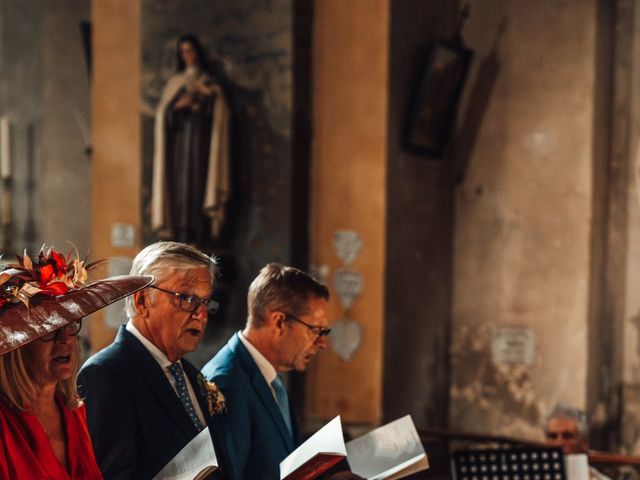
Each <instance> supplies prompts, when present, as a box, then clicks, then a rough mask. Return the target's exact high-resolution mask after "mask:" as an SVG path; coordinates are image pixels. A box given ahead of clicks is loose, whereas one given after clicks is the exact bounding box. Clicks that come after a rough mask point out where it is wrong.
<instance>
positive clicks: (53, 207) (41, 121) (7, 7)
mask: <svg viewBox="0 0 640 480" xmlns="http://www.w3.org/2000/svg"><path fill="white" fill-rule="evenodd" d="M89 6H90V2H89V0H64V1H61V2H55V4H53V3H50V2H49V3H47V2H41V1H39V0H30V1H11V0H4V1H2V2H0V24H1V26H0V31H1V40H0V41H1V45H0V50H1V57H0V58H1V61H0V115H5V116H7V117H8V118H9V119H10V121H11V163H12V175H11V177H12V202H11V220H12V236H13V249H14V250H16V249H17V250H18V251H21V250H22V249H23V248H25V247H27V248H29V250H30V251H33V250H34V249H38V248H39V247H40V246H41V245H42V244H43V243H45V242H46V243H47V244H49V245H54V246H55V247H56V248H58V249H60V250H62V251H67V250H68V249H69V248H70V247H69V245H68V244H67V243H66V242H67V241H71V242H73V243H74V244H75V245H76V246H77V247H78V248H79V249H80V251H81V252H85V253H86V251H87V250H88V247H89V231H90V228H89V219H90V202H89V191H90V184H89V182H87V181H86V179H87V178H88V176H89V168H90V164H89V161H88V158H87V156H86V155H85V153H84V149H85V146H84V138H83V132H82V131H81V130H80V127H79V123H78V119H80V118H81V119H82V121H83V122H84V126H86V127H87V129H88V110H89V82H88V77H87V69H86V65H85V59H84V52H83V50H82V38H81V33H80V26H79V24H80V22H81V21H83V20H88V16H89ZM87 133H88V131H87ZM70 208H73V215H71V214H70V213H69V209H70ZM4 253H5V254H7V257H8V258H10V257H11V256H12V254H13V252H4Z"/></svg>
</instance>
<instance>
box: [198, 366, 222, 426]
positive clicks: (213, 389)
mask: <svg viewBox="0 0 640 480" xmlns="http://www.w3.org/2000/svg"><path fill="white" fill-rule="evenodd" d="M198 386H199V387H200V393H201V394H202V396H204V398H205V399H206V400H207V408H208V409H209V415H211V416H213V415H217V414H219V413H224V412H226V411H227V403H226V400H225V398H224V395H223V394H222V392H221V391H220V389H219V388H218V386H217V385H216V384H215V383H213V382H210V381H208V380H207V379H206V378H204V375H202V374H201V373H199V374H198Z"/></svg>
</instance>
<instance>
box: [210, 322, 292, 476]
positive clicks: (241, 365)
mask: <svg viewBox="0 0 640 480" xmlns="http://www.w3.org/2000/svg"><path fill="white" fill-rule="evenodd" d="M202 373H204V375H205V376H206V377H207V379H209V380H212V381H214V382H215V383H216V384H217V385H218V387H219V388H220V390H221V391H222V393H223V394H224V396H225V398H226V400H227V413H226V414H225V415H220V419H219V420H220V426H221V427H222V431H221V436H222V439H223V441H224V442H225V446H226V450H227V452H228V453H229V463H230V465H231V468H232V469H233V476H234V478H238V479H240V478H242V479H247V480H248V479H252V480H253V479H256V480H257V479H260V480H279V479H280V462H281V461H282V460H284V459H285V458H286V457H287V456H288V455H289V454H290V453H291V452H292V451H293V450H294V449H295V447H297V446H298V444H299V441H300V433H299V430H298V423H297V421H296V419H295V416H293V415H292V418H291V425H292V429H293V437H292V436H291V435H289V432H288V430H287V427H286V425H285V423H284V419H283V418H282V414H281V413H280V410H279V409H278V405H277V404H276V401H275V399H274V398H273V394H272V393H271V389H270V388H269V385H268V384H267V382H266V380H265V379H264V377H263V376H262V373H260V370H259V369H258V366H257V365H256V363H255V362H254V361H253V358H252V357H251V354H250V353H249V351H248V350H247V349H246V347H245V346H244V345H243V344H242V342H241V341H240V339H239V338H238V334H237V333H236V334H235V335H234V336H233V337H231V339H230V340H229V341H228V342H227V344H226V345H225V346H224V347H223V348H222V349H221V350H220V351H219V352H218V354H217V355H216V356H215V357H213V358H212V359H211V360H210V361H209V363H207V364H206V365H205V366H204V368H203V369H202Z"/></svg>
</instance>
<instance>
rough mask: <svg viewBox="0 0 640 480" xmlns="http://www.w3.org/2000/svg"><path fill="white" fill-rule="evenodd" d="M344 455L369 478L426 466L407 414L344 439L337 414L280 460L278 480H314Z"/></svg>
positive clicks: (396, 476) (389, 479)
mask: <svg viewBox="0 0 640 480" xmlns="http://www.w3.org/2000/svg"><path fill="white" fill-rule="evenodd" d="M345 456H346V457H347V461H348V462H349V466H350V467H351V471H352V472H353V473H355V474H357V475H359V476H361V477H364V478H366V479H368V480H385V479H386V480H396V479H400V478H404V477H406V476H408V475H411V474H413V473H416V472H419V471H422V470H426V469H427V468H429V460H428V458H427V454H426V453H425V452H424V449H423V448H422V442H420V437H419V436H418V432H417V431H416V427H415V425H414V423H413V420H412V419H411V416H410V415H407V416H405V417H402V418H400V419H398V420H395V421H393V422H391V423H388V424H386V425H383V426H382V427H379V428H376V429H375V430H373V431H371V432H369V433H367V434H366V435H363V436H362V437H359V438H357V439H355V440H352V441H350V442H348V443H347V444H346V445H345V443H344V436H343V434H342V424H341V422H340V417H339V416H337V417H336V418H334V419H333V420H331V421H330V422H329V423H327V424H326V425H325V426H324V427H322V428H321V429H320V430H318V431H317V432H316V433H315V434H314V435H313V436H312V437H310V438H309V440H307V441H306V442H305V443H303V444H302V445H301V446H300V447H298V448H297V449H296V450H295V451H294V452H293V453H292V454H291V455H289V456H288V457H287V458H286V459H284V460H283V461H282V462H281V463H280V479H281V480H313V479H315V478H317V477H318V476H320V475H321V474H322V473H324V472H326V471H327V470H328V469H329V468H331V467H332V466H334V465H335V464H336V463H338V462H339V461H340V460H342V459H343V458H345Z"/></svg>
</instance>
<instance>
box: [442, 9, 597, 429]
mask: <svg viewBox="0 0 640 480" xmlns="http://www.w3.org/2000/svg"><path fill="white" fill-rule="evenodd" d="M472 10H473V12H474V13H473V15H472V17H471V19H470V20H469V22H468V25H467V26H466V28H465V31H464V38H465V42H466V44H467V45H469V46H470V47H471V48H472V49H473V50H475V52H476V60H475V62H476V63H475V65H474V69H473V71H472V75H471V77H470V79H469V80H470V83H471V85H473V82H474V81H475V80H476V79H477V72H478V71H479V68H480V66H481V65H482V62H483V60H485V59H486V58H487V57H488V55H489V54H490V53H491V50H492V48H493V45H494V42H495V40H496V38H497V37H498V34H499V31H500V22H501V21H504V31H503V34H502V37H501V38H499V40H498V42H497V44H496V48H497V50H496V54H497V59H498V62H499V70H498V72H497V77H496V79H495V84H494V88H493V94H492V97H491V100H490V102H489V106H488V109H487V110H486V112H485V116H484V119H483V122H482V124H481V129H480V132H479V136H478V140H477V143H476V148H475V150H474V152H473V155H472V157H471V158H470V162H469V164H468V168H467V169H466V177H465V180H464V182H463V184H462V185H460V187H459V188H458V191H457V192H456V220H455V243H454V252H455V256H454V259H455V260H454V293H453V296H454V299H453V324H452V327H453V330H452V343H451V368H452V371H451V374H452V383H451V410H450V426H451V427H452V428H454V429H456V428H457V429H460V428H464V430H467V431H469V430H471V431H480V432H489V433H505V434H513V435H519V436H528V437H536V436H538V437H539V436H540V435H541V433H540V430H539V429H540V422H541V419H542V417H543V415H544V414H545V413H546V411H547V409H548V408H549V407H550V406H551V405H552V404H553V403H555V402H556V401H559V400H564V401H567V402H570V403H573V404H575V405H577V406H580V407H585V405H586V375H587V362H586V361H587V308H588V298H587V294H588V282H589V238H590V221H591V193H592V184H591V181H592V179H591V173H592V152H591V148H592V137H593V134H592V122H593V101H592V98H593V95H594V54H595V45H594V35H595V32H594V30H595V2H593V1H589V2H583V1H578V0H573V1H568V2H554V1H542V2H535V3H531V2H525V1H520V0H517V1H508V2H500V3H496V2H491V1H476V2H474V4H473V5H472ZM467 91H469V89H468V90H467ZM506 326H515V327H522V328H525V329H530V331H532V332H533V334H534V336H535V341H536V342H535V345H536V355H535V358H534V360H533V363H532V364H531V365H510V364H507V363H503V364H496V363H494V362H492V360H491V353H490V352H491V348H490V346H491V338H492V335H493V334H494V332H495V331H496V329H497V328H499V327H506Z"/></svg>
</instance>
